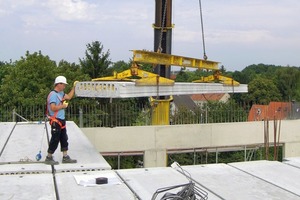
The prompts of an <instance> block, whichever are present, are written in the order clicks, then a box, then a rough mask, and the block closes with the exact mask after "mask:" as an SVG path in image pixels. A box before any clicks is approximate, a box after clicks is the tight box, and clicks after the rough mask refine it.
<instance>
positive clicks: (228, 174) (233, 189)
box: [182, 163, 299, 200]
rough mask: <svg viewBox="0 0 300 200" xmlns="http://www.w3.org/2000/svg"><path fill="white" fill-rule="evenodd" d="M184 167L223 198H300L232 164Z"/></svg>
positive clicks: (233, 199)
mask: <svg viewBox="0 0 300 200" xmlns="http://www.w3.org/2000/svg"><path fill="white" fill-rule="evenodd" d="M245 164H246V163H245ZM246 165H247V164H246ZM182 168H183V169H184V170H185V171H187V172H188V173H189V174H190V175H191V177H192V178H193V179H194V180H196V181H197V182H199V183H200V184H201V185H203V187H205V188H207V189H208V190H209V191H211V192H213V193H214V194H216V195H217V196H220V197H222V198H223V199H230V200H235V199H236V200H240V199H244V200H247V199H249V200H253V199H264V200H266V199H270V200H274V199H278V200H280V199H299V196H297V195H295V194H293V193H291V192H288V191H286V190H284V189H282V188H279V187H277V186H275V185H272V184H270V183H268V182H266V181H264V180H262V179H260V178H257V177H255V176H253V175H251V174H248V173H245V172H243V171H240V170H238V169H236V168H234V167H231V166H230V165H226V164H209V165H198V166H183V167H182ZM257 170H259V169H257Z"/></svg>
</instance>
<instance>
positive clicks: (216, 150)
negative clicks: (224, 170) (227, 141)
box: [216, 148, 218, 163]
mask: <svg viewBox="0 0 300 200" xmlns="http://www.w3.org/2000/svg"><path fill="white" fill-rule="evenodd" d="M216 163H218V148H216Z"/></svg>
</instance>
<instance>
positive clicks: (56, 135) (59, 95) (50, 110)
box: [45, 76, 77, 165]
mask: <svg viewBox="0 0 300 200" xmlns="http://www.w3.org/2000/svg"><path fill="white" fill-rule="evenodd" d="M67 84H68V83H67V79H66V77H64V76H57V77H56V79H55V82H54V90H52V91H51V92H50V93H49V95H48V98H47V110H46V112H47V116H48V119H49V122H50V125H51V139H50V142H49V147H48V151H47V152H48V155H47V156H46V159H45V163H46V164H50V165H55V164H58V162H57V161H55V160H54V159H53V156H52V154H53V153H54V152H55V150H56V149H57V147H58V144H59V143H60V147H61V151H62V153H63V158H62V163H76V162H77V160H74V159H71V158H70V156H69V155H68V145H69V144H68V135H67V129H66V120H65V109H66V108H67V107H68V103H67V102H66V100H70V99H72V97H73V96H74V93H75V85H76V82H74V85H73V88H72V89H71V91H70V92H69V93H68V94H65V93H64V89H65V87H66V85H67Z"/></svg>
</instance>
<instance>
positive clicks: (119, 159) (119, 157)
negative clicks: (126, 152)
mask: <svg viewBox="0 0 300 200" xmlns="http://www.w3.org/2000/svg"><path fill="white" fill-rule="evenodd" d="M120 162H121V156H120V153H118V169H120Z"/></svg>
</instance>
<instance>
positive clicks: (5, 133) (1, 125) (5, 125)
mask: <svg viewBox="0 0 300 200" xmlns="http://www.w3.org/2000/svg"><path fill="white" fill-rule="evenodd" d="M15 124H16V123H15V122H0V130H1V131H0V153H1V151H2V150H3V147H4V145H5V143H6V141H7V139H8V138H9V135H10V133H11V132H12V131H13V128H14V126H15ZM0 156H1V155H0Z"/></svg>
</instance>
